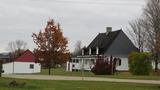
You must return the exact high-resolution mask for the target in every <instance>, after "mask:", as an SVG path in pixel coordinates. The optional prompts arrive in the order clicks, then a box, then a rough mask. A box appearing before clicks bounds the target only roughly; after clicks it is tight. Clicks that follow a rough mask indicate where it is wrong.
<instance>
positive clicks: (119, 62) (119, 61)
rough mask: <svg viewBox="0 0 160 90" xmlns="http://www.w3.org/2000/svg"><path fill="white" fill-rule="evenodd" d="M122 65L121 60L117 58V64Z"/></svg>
mask: <svg viewBox="0 0 160 90" xmlns="http://www.w3.org/2000/svg"><path fill="white" fill-rule="evenodd" d="M121 65H122V60H121V59H120V58H119V59H118V66H121Z"/></svg>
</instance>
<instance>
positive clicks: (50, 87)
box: [0, 78, 160, 90]
mask: <svg viewBox="0 0 160 90" xmlns="http://www.w3.org/2000/svg"><path fill="white" fill-rule="evenodd" d="M11 80H12V79H9V78H0V90H160V85H150V84H130V83H109V82H93V81H92V82H91V81H47V80H22V79H14V80H16V81H17V82H18V83H22V82H25V83H26V86H23V87H22V86H19V87H10V86H8V83H9V82H10V81H11Z"/></svg>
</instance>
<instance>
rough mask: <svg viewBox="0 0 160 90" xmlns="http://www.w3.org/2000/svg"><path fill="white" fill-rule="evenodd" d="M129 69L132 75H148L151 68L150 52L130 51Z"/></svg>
mask: <svg viewBox="0 0 160 90" xmlns="http://www.w3.org/2000/svg"><path fill="white" fill-rule="evenodd" d="M129 69H130V72H131V73H132V74H133V75H149V74H150V72H151V70H152V64H151V60H150V54H149V53H138V52H133V53H131V54H130V55H129Z"/></svg>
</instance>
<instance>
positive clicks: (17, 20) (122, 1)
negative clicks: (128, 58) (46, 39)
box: [0, 0, 145, 52]
mask: <svg viewBox="0 0 160 90" xmlns="http://www.w3.org/2000/svg"><path fill="white" fill-rule="evenodd" d="M144 5H145V0H0V43H1V44H0V52H3V51H6V48H7V44H8V42H10V41H13V40H16V39H21V40H24V41H26V42H27V43H28V48H29V49H31V50H32V49H33V48H34V47H35V45H34V43H33V41H32V37H31V35H32V32H39V31H40V29H43V28H44V27H45V25H46V22H47V20H48V19H49V18H53V19H55V21H56V22H59V23H60V24H61V27H62V29H63V32H64V35H65V36H66V37H67V38H68V40H69V49H70V50H71V51H73V49H74V45H75V42H76V41H77V40H81V41H82V43H83V45H86V46H87V45H88V44H89V43H90V41H91V40H93V38H94V37H95V36H96V35H97V34H98V33H99V32H105V27H106V26H112V27H113V30H116V29H121V28H122V29H123V30H124V31H126V27H127V26H128V22H129V21H130V20H133V19H135V18H137V17H138V16H139V15H140V14H141V12H142V8H143V6H144Z"/></svg>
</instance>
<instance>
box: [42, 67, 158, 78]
mask: <svg viewBox="0 0 160 90" xmlns="http://www.w3.org/2000/svg"><path fill="white" fill-rule="evenodd" d="M51 73H52V75H62V76H82V72H81V71H79V72H66V71H65V69H62V68H59V69H52V71H51ZM40 74H41V75H47V74H48V69H42V72H41V73H40ZM83 75H84V76H86V77H106V78H119V79H140V80H160V76H158V75H155V74H152V75H150V76H135V75H131V74H130V73H129V72H117V73H116V74H115V75H94V74H93V73H92V72H87V71H86V72H84V74H83Z"/></svg>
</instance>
